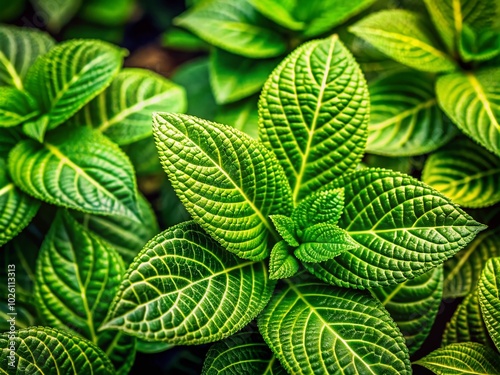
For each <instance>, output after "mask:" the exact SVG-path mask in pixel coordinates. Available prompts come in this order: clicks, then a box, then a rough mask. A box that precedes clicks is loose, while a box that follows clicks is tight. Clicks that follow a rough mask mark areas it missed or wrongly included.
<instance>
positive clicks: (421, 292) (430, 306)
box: [371, 267, 443, 355]
mask: <svg viewBox="0 0 500 375" xmlns="http://www.w3.org/2000/svg"><path fill="white" fill-rule="evenodd" d="M371 292H372V294H373V295H374V296H375V297H376V298H378V300H379V301H380V302H381V303H382V305H383V306H384V307H385V308H386V309H387V311H388V312H389V314H390V315H391V317H392V318H393V319H394V321H395V322H396V324H397V325H398V327H399V329H400V330H401V333H402V334H403V336H404V338H405V341H406V346H407V347H408V350H409V352H410V355H413V354H414V353H415V352H416V351H417V350H418V349H419V348H420V347H421V346H422V344H423V343H424V341H425V339H426V338H427V336H428V335H429V332H430V331H431V328H432V326H433V324H434V320H435V318H436V315H437V313H438V310H439V306H440V304H441V298H442V295H443V268H442V267H436V268H434V269H433V270H431V271H429V272H426V273H424V274H423V275H420V276H418V277H416V278H414V279H411V280H407V281H405V282H403V283H401V284H398V285H395V286H390V287H386V288H379V289H372V290H371Z"/></svg>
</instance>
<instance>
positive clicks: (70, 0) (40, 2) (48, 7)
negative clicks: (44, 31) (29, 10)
mask: <svg viewBox="0 0 500 375" xmlns="http://www.w3.org/2000/svg"><path fill="white" fill-rule="evenodd" d="M32 1H33V6H34V8H35V11H36V12H37V13H39V14H41V15H42V14H43V16H44V17H43V20H44V22H46V23H47V28H48V29H49V30H51V31H52V32H54V33H58V32H59V31H60V30H61V28H62V27H63V26H64V25H65V24H67V23H68V22H69V20H70V19H71V18H72V17H73V16H74V15H75V14H76V12H77V11H78V9H79V8H80V6H81V5H82V0H65V1H62V2H54V1H52V0H32Z"/></svg>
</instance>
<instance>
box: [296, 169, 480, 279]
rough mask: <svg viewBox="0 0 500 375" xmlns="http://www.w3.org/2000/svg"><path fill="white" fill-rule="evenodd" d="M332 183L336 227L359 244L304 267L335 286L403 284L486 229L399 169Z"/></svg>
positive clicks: (355, 175)
mask: <svg viewBox="0 0 500 375" xmlns="http://www.w3.org/2000/svg"><path fill="white" fill-rule="evenodd" d="M331 187H334V188H335V187H337V188H338V187H343V188H344V194H345V208H344V213H343V214H342V217H341V218H340V221H339V226H340V227H341V228H344V229H346V230H347V232H348V233H349V235H350V236H351V237H352V238H353V239H354V241H356V242H357V243H358V245H359V246H358V247H357V248H356V249H354V250H351V251H349V252H345V253H342V254H340V255H339V256H338V257H336V258H335V259H331V260H328V261H326V262H323V263H315V264H307V263H304V266H305V267H306V268H307V269H309V270H310V271H311V272H312V273H313V274H314V275H316V276H318V277H319V278H321V279H322V280H324V281H326V282H329V283H332V284H335V285H339V286H345V287H354V288H373V287H377V286H388V285H392V284H398V283H401V282H403V281H405V280H406V279H408V278H413V277H416V276H418V275H420V274H422V273H424V272H426V271H428V270H430V269H431V268H433V267H435V266H436V265H438V264H441V263H442V262H444V261H445V260H446V259H448V258H449V257H451V256H452V255H453V254H455V253H456V252H457V251H459V250H460V249H462V248H463V247H464V246H465V245H467V244H468V243H469V242H470V241H472V239H473V238H474V237H475V236H476V234H477V233H478V232H479V231H481V230H483V229H485V226H484V225H482V224H479V223H478V222H476V221H475V220H473V219H472V218H471V217H470V216H469V215H468V214H467V213H465V212H464V211H462V210H461V209H460V208H458V207H457V206H455V205H453V204H452V203H451V202H450V200H449V199H448V198H446V197H444V196H442V195H441V194H439V193H438V192H437V191H435V190H434V189H432V188H430V187H428V186H427V185H425V184H423V183H422V182H419V181H417V180H416V179H414V178H412V177H410V176H407V175H404V174H401V173H397V172H393V171H388V170H381V169H363V170H360V171H357V172H355V173H352V174H351V175H348V176H346V177H344V178H341V179H338V180H337V181H335V182H334V183H333V184H332V186H331Z"/></svg>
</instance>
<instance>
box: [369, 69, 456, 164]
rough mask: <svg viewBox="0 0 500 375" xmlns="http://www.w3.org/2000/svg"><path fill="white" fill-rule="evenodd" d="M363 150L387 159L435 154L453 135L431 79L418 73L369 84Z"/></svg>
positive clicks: (399, 74)
mask: <svg viewBox="0 0 500 375" xmlns="http://www.w3.org/2000/svg"><path fill="white" fill-rule="evenodd" d="M368 88H369V91H370V106H371V107H370V123H369V125H368V142H367V145H366V150H367V151H368V152H372V153H374V154H379V155H388V156H414V155H422V154H426V153H428V152H431V151H434V150H436V149H438V148H439V147H441V146H443V145H444V144H445V143H447V142H448V141H449V140H450V139H451V138H452V137H453V136H454V135H455V133H456V131H455V127H454V126H453V124H452V123H451V122H450V121H449V120H447V119H446V117H445V116H444V115H443V113H442V112H441V110H440V109H439V107H438V105H437V100H436V94H435V91H434V79H432V77H431V76H429V75H427V74H424V73H420V72H411V73H409V72H397V73H395V74H390V75H386V76H383V77H382V78H380V79H378V80H376V81H374V82H371V83H370V84H369V86H368Z"/></svg>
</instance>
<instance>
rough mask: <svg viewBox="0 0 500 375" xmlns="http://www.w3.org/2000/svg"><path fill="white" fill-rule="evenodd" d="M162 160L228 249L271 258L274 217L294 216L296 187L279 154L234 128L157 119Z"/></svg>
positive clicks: (192, 208) (197, 216)
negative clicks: (291, 184) (290, 183)
mask: <svg viewBox="0 0 500 375" xmlns="http://www.w3.org/2000/svg"><path fill="white" fill-rule="evenodd" d="M153 133H154V136H155V139H156V145H157V148H158V151H159V154H160V161H161V163H162V165H163V168H164V169H165V171H166V172H167V174H168V176H169V178H170V181H171V182H172V186H173V187H174V189H175V191H176V193H177V194H178V195H179V197H180V199H181V201H182V202H183V203H184V205H185V207H186V208H187V210H188V211H189V213H190V214H191V216H192V217H193V219H194V220H196V221H197V222H198V223H199V224H200V225H201V226H202V227H203V228H204V229H205V230H206V231H207V232H208V233H209V234H210V235H211V236H213V237H214V238H215V239H217V240H218V241H219V242H220V243H221V244H222V245H223V246H224V247H225V248H226V249H227V250H229V251H231V252H233V253H235V254H236V255H238V256H240V257H242V258H246V259H252V260H260V259H264V258H265V257H267V256H268V255H269V250H270V249H269V248H268V245H267V239H268V237H269V235H270V234H271V233H275V232H274V229H273V227H272V224H271V222H270V220H269V219H268V216H269V214H271V213H272V214H283V215H288V214H289V211H290V206H291V204H290V196H291V193H290V187H289V186H288V184H287V182H286V179H285V176H284V173H283V171H282V170H281V168H280V167H279V165H278V163H277V161H276V158H275V157H274V155H273V154H272V153H271V152H270V151H269V150H267V149H266V148H265V147H264V146H263V145H262V144H260V143H258V142H257V141H255V140H252V139H251V138H249V137H248V136H246V135H245V134H243V133H241V132H239V131H238V130H236V129H233V128H231V127H229V126H225V125H220V124H217V123H213V122H209V121H206V120H201V119H198V118H196V117H192V116H187V115H177V114H167V113H162V114H155V115H154V117H153Z"/></svg>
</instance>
